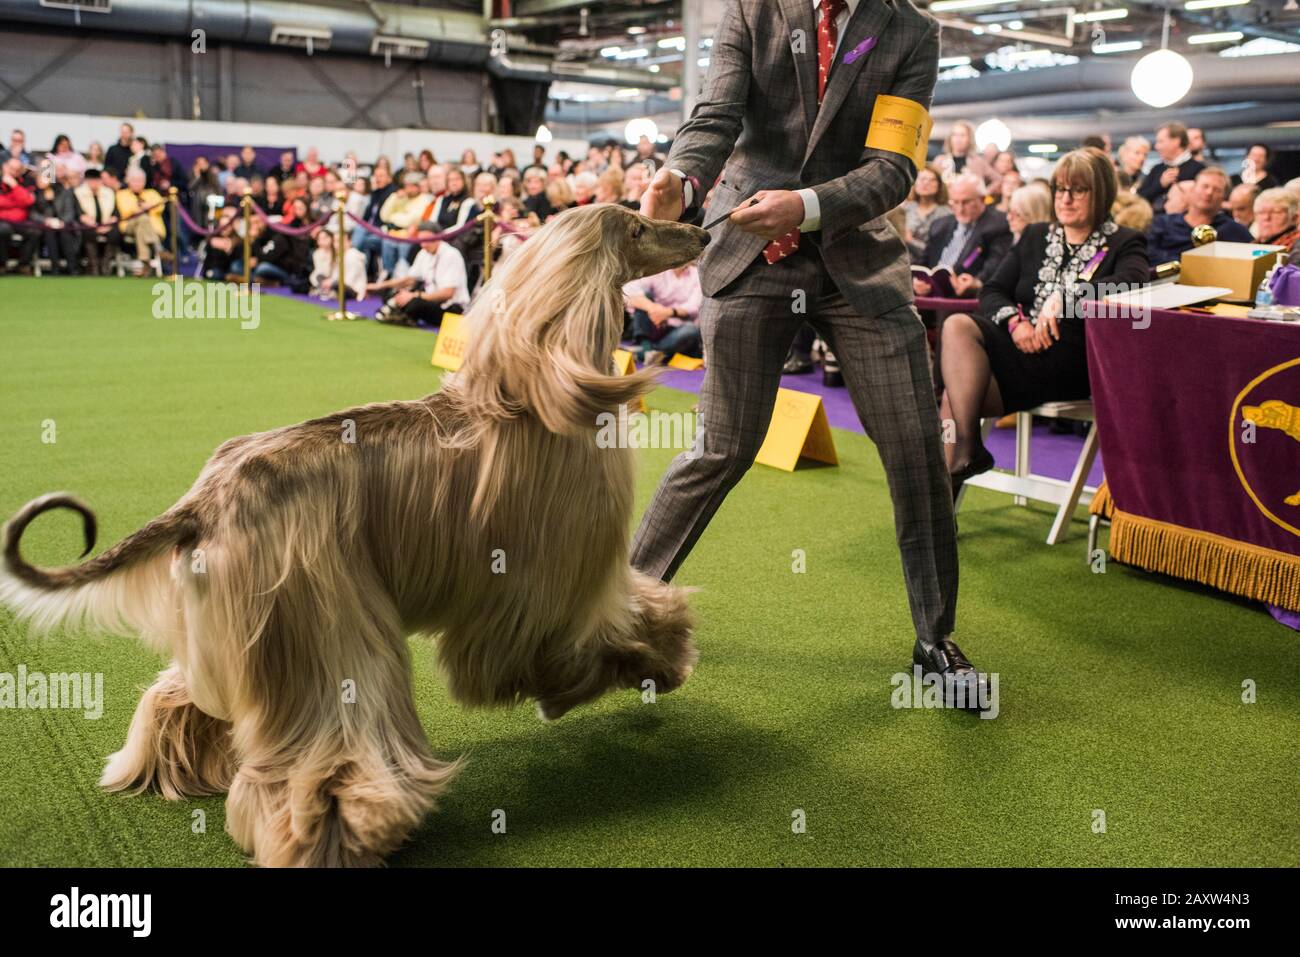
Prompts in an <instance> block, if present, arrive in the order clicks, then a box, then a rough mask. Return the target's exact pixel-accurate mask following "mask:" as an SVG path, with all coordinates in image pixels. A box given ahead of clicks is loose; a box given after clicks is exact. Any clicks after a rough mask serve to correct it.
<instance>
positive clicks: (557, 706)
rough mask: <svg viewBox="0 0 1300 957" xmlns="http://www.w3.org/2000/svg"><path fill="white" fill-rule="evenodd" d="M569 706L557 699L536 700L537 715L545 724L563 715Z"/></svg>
mask: <svg viewBox="0 0 1300 957" xmlns="http://www.w3.org/2000/svg"><path fill="white" fill-rule="evenodd" d="M570 707H571V706H570V705H567V704H563V703H561V702H559V701H553V700H552V701H541V700H539V701H538V702H537V717H539V718H541V719H542V720H543V721H545V722H546V723H547V724H549V723H550V722H552V721H555V720H558V719H559V718H562V717H564V715H565V713H567V712H568V710H569V708H570Z"/></svg>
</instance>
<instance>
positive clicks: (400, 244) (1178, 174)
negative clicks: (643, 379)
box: [0, 122, 1300, 373]
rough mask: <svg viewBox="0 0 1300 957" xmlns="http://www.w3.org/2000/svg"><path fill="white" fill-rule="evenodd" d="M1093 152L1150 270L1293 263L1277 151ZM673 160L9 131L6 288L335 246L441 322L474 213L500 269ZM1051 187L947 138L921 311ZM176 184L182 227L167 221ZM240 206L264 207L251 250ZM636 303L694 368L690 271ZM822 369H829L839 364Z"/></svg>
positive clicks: (369, 282) (906, 223)
mask: <svg viewBox="0 0 1300 957" xmlns="http://www.w3.org/2000/svg"><path fill="white" fill-rule="evenodd" d="M1083 146H1084V147H1086V148H1090V149H1094V150H1098V151H1100V152H1101V154H1102V155H1104V156H1105V157H1106V158H1107V160H1108V162H1109V164H1110V168H1111V170H1112V172H1113V174H1114V177H1115V185H1116V192H1115V197H1114V200H1113V204H1112V206H1111V208H1110V209H1109V211H1108V220H1109V221H1113V223H1114V224H1115V225H1116V226H1118V227H1122V228H1124V229H1126V230H1133V231H1135V232H1136V233H1138V234H1141V235H1142V236H1143V237H1144V241H1145V255H1146V257H1147V261H1148V262H1149V264H1150V265H1152V266H1155V265H1160V264H1162V263H1165V262H1170V261H1175V260H1177V259H1178V257H1179V256H1180V255H1181V253H1182V252H1184V251H1186V250H1187V249H1189V248H1191V247H1192V245H1193V240H1192V235H1193V232H1194V231H1195V230H1196V229H1197V227H1199V226H1205V225H1208V226H1211V227H1213V228H1214V230H1215V231H1216V233H1217V235H1218V238H1219V239H1220V240H1224V241H1230V242H1261V243H1269V244H1275V245H1281V246H1285V247H1287V248H1288V249H1290V250H1292V255H1294V254H1295V251H1296V248H1297V246H1300V225H1298V222H1297V212H1298V210H1300V180H1292V181H1290V182H1289V183H1287V184H1285V185H1283V184H1282V183H1281V182H1280V181H1279V179H1278V178H1277V177H1276V176H1275V174H1274V173H1273V172H1272V169H1271V166H1272V163H1273V159H1274V158H1273V155H1272V152H1271V150H1270V148H1269V147H1268V146H1265V145H1262V144H1259V145H1255V146H1252V147H1251V148H1250V149H1249V151H1248V152H1247V155H1246V157H1245V159H1244V161H1243V162H1242V163H1241V168H1240V170H1239V171H1238V172H1237V173H1236V174H1235V175H1229V173H1228V172H1227V171H1225V170H1224V169H1223V168H1222V167H1220V166H1219V165H1217V164H1215V163H1214V161H1213V159H1212V157H1211V155H1210V151H1209V148H1208V147H1207V145H1206V142H1205V137H1204V134H1203V133H1202V131H1200V130H1196V129H1188V128H1187V127H1185V126H1184V125H1182V124H1181V123H1178V122H1169V123H1165V124H1164V125H1162V126H1161V127H1160V128H1159V129H1158V130H1156V131H1155V135H1154V146H1153V145H1152V143H1150V142H1148V140H1146V139H1145V138H1144V137H1130V138H1129V139H1127V140H1125V141H1124V142H1123V143H1121V144H1120V145H1119V148H1118V149H1117V150H1112V146H1111V143H1110V142H1109V139H1108V138H1107V137H1104V136H1097V137H1090V138H1089V139H1088V140H1087V141H1085V143H1084V144H1083ZM1153 149H1154V152H1155V157H1154V160H1155V162H1154V163H1152V162H1150V160H1151V159H1152V157H1151V156H1150V154H1151V153H1152V151H1153ZM663 161H664V158H663V156H662V155H661V154H659V153H658V152H656V148H655V145H654V144H653V143H652V142H651V141H650V140H648V139H646V138H644V137H643V138H642V139H641V141H640V142H639V143H638V144H637V146H636V148H635V150H632V151H625V150H624V148H623V147H621V146H619V145H618V144H616V143H614V142H612V141H611V142H608V143H605V144H604V145H600V146H592V147H590V148H589V149H588V151H587V153H586V155H585V156H582V157H571V156H569V155H567V154H566V153H565V152H562V151H561V152H557V153H556V154H555V155H554V156H553V157H549V158H548V157H547V155H546V150H545V147H543V146H542V145H540V144H538V145H536V146H534V148H533V152H532V156H531V157H528V158H527V159H526V160H521V159H520V158H518V157H516V155H515V153H514V151H513V150H511V149H508V148H507V149H502V150H500V151H498V152H495V153H493V154H492V155H491V157H490V158H489V159H488V160H487V162H483V161H481V160H480V159H479V157H478V156H477V155H476V153H475V151H473V150H465V151H464V152H463V153H462V154H461V155H460V156H459V157H458V158H457V159H456V160H455V161H446V160H444V161H441V162H440V161H439V160H438V159H437V158H436V157H435V156H434V154H433V153H432V152H431V151H429V150H424V151H422V152H420V153H418V154H414V153H409V154H407V155H406V156H404V157H402V160H401V163H400V165H395V164H394V162H393V161H392V160H390V159H389V158H388V157H386V156H380V157H378V158H376V159H375V160H374V161H373V162H369V163H362V162H361V161H360V160H359V159H358V157H356V156H355V155H354V154H352V153H349V154H347V155H346V156H344V157H343V158H342V159H341V160H340V161H338V162H326V161H325V160H323V159H322V158H321V156H320V153H319V151H318V150H317V149H316V148H314V147H309V148H307V149H305V150H304V151H303V152H302V153H301V155H300V154H299V153H298V151H297V150H285V151H283V152H281V153H280V154H279V156H278V157H277V158H276V159H275V162H273V163H272V162H267V163H261V162H259V158H258V151H257V150H255V149H254V148H253V147H251V146H245V147H243V148H242V149H241V150H239V151H238V152H229V153H226V154H224V155H220V154H219V155H212V156H204V155H201V156H198V157H196V158H195V159H194V160H193V162H192V163H190V164H189V168H188V169H183V168H181V167H180V165H179V164H178V163H177V162H176V161H175V160H174V159H173V158H172V157H171V156H170V155H169V154H168V151H167V147H166V146H165V145H163V144H161V143H149V142H148V141H147V140H146V139H145V138H144V137H142V136H139V135H137V133H136V131H135V129H134V128H133V126H132V124H130V123H123V124H121V127H120V129H119V135H118V139H117V141H116V142H114V143H113V144H111V145H110V146H109V147H108V149H107V150H105V149H103V148H102V146H101V145H100V144H98V143H91V144H89V146H88V147H87V149H86V151H85V152H84V153H82V152H79V151H77V150H76V149H74V147H73V144H72V142H71V141H70V139H69V138H68V137H67V136H58V137H56V138H55V140H54V142H53V144H51V147H50V149H49V150H48V151H46V152H44V153H43V154H42V153H34V152H33V151H32V150H31V149H30V146H29V144H28V143H27V141H26V138H25V136H24V134H23V131H22V130H14V131H13V132H12V133H11V135H10V138H9V141H8V143H7V145H6V147H5V148H4V149H0V180H2V182H0V272H4V271H8V270H9V269H11V268H12V269H15V270H16V271H17V272H19V273H23V274H31V273H32V271H33V268H34V267H35V266H36V265H37V264H38V263H39V264H40V265H41V267H42V270H43V271H48V272H50V273H53V274H66V275H79V274H88V275H107V274H109V272H110V271H113V270H116V271H118V272H119V273H121V272H123V271H125V270H126V269H128V268H129V269H131V270H132V271H133V272H136V273H143V272H153V273H155V274H161V273H162V272H163V271H164V270H165V269H167V268H170V269H171V270H179V268H180V264H177V263H173V262H171V258H172V254H171V246H172V243H173V241H174V242H175V244H176V248H177V249H178V250H179V252H180V255H181V257H182V259H185V260H186V261H191V260H196V261H197V262H198V263H199V266H198V273H199V274H200V275H202V276H203V277H204V278H207V279H217V280H226V279H242V278H243V277H244V275H245V273H247V274H248V275H249V276H250V277H252V278H253V279H254V280H256V281H258V282H260V283H263V284H269V285H277V284H278V285H283V286H286V287H288V288H290V289H292V290H294V291H296V292H300V293H307V292H309V291H310V292H312V293H315V294H318V295H320V296H321V297H322V298H330V297H333V296H337V294H338V288H337V283H338V277H339V272H340V270H339V268H338V257H339V255H340V248H341V247H342V248H343V252H342V255H343V264H342V265H343V269H342V273H343V281H344V283H345V285H346V287H347V293H348V295H349V296H352V297H354V298H360V297H362V296H366V295H378V296H381V297H383V298H384V299H385V301H386V304H385V306H384V308H383V310H381V314H380V317H381V318H384V319H388V320H389V321H394V322H435V323H436V322H437V321H438V319H439V317H440V316H441V313H442V311H444V310H451V309H461V308H464V307H465V306H466V305H467V304H468V299H469V297H470V295H471V293H472V292H473V290H474V289H475V287H476V286H477V284H478V282H479V280H480V278H481V277H480V272H481V270H482V248H483V233H482V231H483V225H482V222H481V221H480V219H479V214H480V213H482V212H483V211H484V209H485V208H486V206H487V205H488V200H489V198H491V200H492V201H493V204H494V206H495V214H496V217H497V223H496V225H495V226H494V228H493V237H492V239H493V256H494V257H496V258H498V259H499V258H501V257H507V256H509V255H510V253H511V252H512V251H513V250H514V249H515V248H517V246H518V244H519V243H520V242H523V241H525V240H526V239H527V236H528V235H529V233H530V232H531V231H532V230H533V229H535V228H537V227H538V226H539V225H540V224H542V223H544V222H545V221H546V220H548V219H549V218H551V217H552V216H555V215H556V214H558V213H560V212H562V211H564V210H566V209H569V208H571V207H574V206H582V205H586V204H588V203H621V204H623V205H625V206H627V207H629V208H633V209H635V208H637V207H638V206H639V204H640V198H641V193H642V192H643V191H644V190H645V189H646V187H647V186H648V184H649V181H650V178H651V177H652V176H653V174H654V172H655V170H656V169H657V168H658V167H659V166H660V165H662V163H663ZM1059 186H1060V184H1056V183H1055V182H1054V181H1053V180H1050V179H1034V180H1032V181H1026V177H1025V175H1024V174H1023V173H1022V172H1021V169H1020V160H1019V159H1018V158H1017V157H1016V155H1015V154H1014V153H1012V152H1010V151H1006V150H999V149H997V148H996V147H993V146H990V147H988V148H986V149H983V150H980V149H977V148H976V143H975V130H974V127H973V125H972V124H970V123H967V122H958V123H956V124H954V126H953V128H952V130H951V132H950V134H949V136H948V138H947V140H946V141H945V143H944V146H943V149H942V151H941V152H940V153H939V155H938V156H937V157H936V158H935V159H934V160H933V161H931V162H930V163H929V164H928V165H926V166H925V167H924V168H923V169H921V170H920V171H919V173H918V175H917V178H916V182H915V185H914V187H913V189H912V192H911V195H910V197H909V198H908V200H907V202H906V203H904V204H903V206H901V207H900V208H899V209H898V210H895V212H894V215H893V216H892V217H891V221H892V222H893V223H894V225H895V228H896V229H897V231H898V232H899V235H900V236H901V238H902V239H903V241H904V244H905V245H906V248H907V250H908V253H909V255H910V257H911V259H912V262H913V264H914V265H915V266H917V267H922V269H923V270H924V271H921V272H918V273H917V274H916V278H915V279H914V287H915V292H916V293H917V295H918V296H930V295H934V294H936V293H937V292H940V291H942V292H943V293H944V294H945V295H951V296H955V297H958V298H965V299H976V298H978V297H980V296H981V295H982V294H983V292H984V290H985V289H986V288H987V286H988V284H989V283H990V282H991V281H992V280H993V279H994V277H996V276H997V275H998V274H999V270H1001V269H1002V268H1003V266H1004V264H1005V263H1006V262H1007V261H1008V259H1009V258H1011V257H1013V256H1016V255H1017V252H1016V250H1017V247H1018V246H1019V244H1020V243H1021V242H1022V240H1023V238H1024V237H1025V236H1026V235H1027V233H1029V232H1030V230H1031V227H1034V226H1035V225H1037V224H1047V223H1052V222H1054V221H1058V220H1059V212H1060V210H1059V209H1058V208H1057V207H1056V200H1057V199H1059V197H1058V196H1057V193H1058V192H1059V189H1058V187H1059ZM173 187H174V188H175V189H176V191H177V199H178V207H179V208H178V210H177V212H178V213H179V215H178V216H177V217H176V219H175V223H176V225H175V227H173V218H172V217H171V216H170V215H169V214H168V210H167V198H168V196H169V194H170V191H171V189H172V188H173ZM1065 188H1066V189H1067V190H1068V189H1069V188H1070V187H1068V185H1067V186H1066V187H1065ZM1088 188H1089V187H1088V186H1086V185H1081V186H1080V189H1085V190H1086V189H1088ZM245 196H248V197H249V198H250V199H251V200H252V202H253V203H254V204H255V206H254V207H253V208H254V209H255V210H256V211H257V215H254V216H251V217H250V218H249V226H248V228H247V233H248V235H247V237H246V236H245V226H244V217H243V215H242V211H241V201H242V200H243V198H244V197H245ZM340 197H343V198H342V199H340ZM340 202H341V203H342V205H343V208H344V210H345V211H346V213H348V214H350V215H349V217H348V218H347V220H346V222H347V231H348V242H347V243H340V241H339V236H338V231H339V226H338V222H339V219H338V216H337V213H338V209H339V204H340ZM173 228H175V231H176V235H175V236H174V237H173V235H172V231H173ZM245 239H247V248H248V250H249V254H248V262H247V263H245V262H244V250H245ZM936 271H946V272H947V273H948V274H950V280H949V281H950V284H951V285H950V287H948V286H945V287H944V288H943V289H942V290H939V289H937V288H936V285H935V282H936V280H935V278H934V273H935V272H936ZM625 299H626V304H627V309H628V325H627V330H626V331H627V333H628V335H629V337H631V338H633V339H634V340H635V342H636V344H637V351H638V354H639V355H641V356H642V357H644V356H646V355H647V354H650V353H662V354H664V355H666V356H671V355H673V354H675V353H678V352H681V353H684V354H686V355H692V356H699V355H700V354H701V347H702V344H701V341H700V335H699V331H698V327H697V324H696V320H697V318H698V313H699V306H700V302H701V301H702V296H701V293H700V288H699V276H698V272H697V270H696V267H695V266H694V265H693V264H692V265H690V266H686V267H683V268H682V269H680V270H673V271H671V272H670V273H665V274H662V275H660V276H653V277H648V278H647V279H645V280H640V281H638V282H636V283H631V284H629V285H628V287H627V288H626V289H625ZM814 348H815V346H814V342H813V336H812V334H811V329H808V330H805V331H804V332H803V333H801V335H800V336H799V337H798V338H797V339H796V342H795V345H794V347H793V348H792V350H791V353H790V357H789V360H788V361H787V364H786V371H787V372H788V373H798V372H805V371H808V370H809V369H811V354H812V352H813V351H814ZM821 351H822V352H823V353H824V352H825V351H826V350H825V349H824V348H823V349H822V350H821ZM830 362H833V356H830V357H828V368H829V363H830Z"/></svg>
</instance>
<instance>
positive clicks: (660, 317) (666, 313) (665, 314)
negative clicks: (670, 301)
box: [645, 302, 673, 326]
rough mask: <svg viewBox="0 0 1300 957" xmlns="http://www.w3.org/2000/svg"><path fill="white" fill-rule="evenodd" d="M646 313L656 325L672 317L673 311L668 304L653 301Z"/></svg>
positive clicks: (660, 324)
mask: <svg viewBox="0 0 1300 957" xmlns="http://www.w3.org/2000/svg"><path fill="white" fill-rule="evenodd" d="M645 314H646V315H647V316H649V317H650V321H651V322H653V323H654V324H655V325H656V326H662V325H663V324H664V323H665V322H667V321H668V320H669V319H670V318H672V314H673V311H672V310H671V309H669V308H668V307H667V306H661V305H659V304H658V303H654V302H652V303H650V307H649V308H648V309H646V311H645Z"/></svg>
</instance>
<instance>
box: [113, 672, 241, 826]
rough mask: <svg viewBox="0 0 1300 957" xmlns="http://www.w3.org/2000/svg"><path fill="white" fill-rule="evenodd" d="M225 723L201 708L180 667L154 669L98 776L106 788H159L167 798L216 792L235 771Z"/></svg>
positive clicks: (226, 783)
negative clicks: (119, 742)
mask: <svg viewBox="0 0 1300 957" xmlns="http://www.w3.org/2000/svg"><path fill="white" fill-rule="evenodd" d="M230 731H231V728H230V725H229V724H228V723H226V722H225V721H222V720H220V719H218V718H214V717H212V716H210V715H207V714H204V713H203V712H202V711H200V710H199V708H198V707H197V706H196V705H195V704H194V702H193V701H192V700H191V698H190V692H189V689H188V688H187V687H186V684H185V679H184V677H183V676H182V674H181V671H180V668H178V667H177V666H175V665H172V666H171V667H169V668H167V669H166V670H164V671H162V672H161V673H159V675H158V680H157V681H155V682H154V684H153V686H152V687H150V688H149V689H148V690H147V691H145V693H144V697H142V698H141V699H140V703H139V704H138V705H137V706H136V709H135V717H133V718H132V719H131V728H130V730H129V731H128V732H127V736H126V744H125V745H123V747H122V750H120V751H118V752H117V753H116V754H113V755H111V756H110V757H109V759H108V765H107V767H105V769H104V774H103V776H102V777H101V778H100V780H99V783H100V785H101V786H103V787H105V788H107V789H108V790H110V791H131V792H135V793H139V792H141V791H145V790H148V789H151V788H152V789H154V790H157V791H159V792H160V793H161V794H162V796H163V797H165V798H167V800H169V801H175V800H177V799H179V798H182V797H192V796H196V795H201V794H220V793H222V792H224V791H225V790H226V789H227V788H228V787H229V786H230V781H231V778H233V777H234V771H235V762H234V757H233V751H232V749H231V737H230Z"/></svg>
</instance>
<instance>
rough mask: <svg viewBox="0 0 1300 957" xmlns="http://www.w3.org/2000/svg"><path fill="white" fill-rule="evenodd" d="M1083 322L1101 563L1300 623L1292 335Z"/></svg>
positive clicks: (1298, 453)
mask: <svg viewBox="0 0 1300 957" xmlns="http://www.w3.org/2000/svg"><path fill="white" fill-rule="evenodd" d="M1085 310H1086V313H1087V315H1088V321H1087V323H1086V329H1087V340H1088V371H1089V375H1090V379H1091V383H1092V396H1093V405H1094V407H1095V408H1096V414H1097V426H1098V429H1099V436H1100V440H1101V454H1102V460H1103V461H1104V462H1105V463H1106V487H1107V492H1108V494H1099V495H1098V496H1097V498H1096V499H1095V500H1094V503H1093V511H1094V512H1101V513H1104V514H1108V515H1109V516H1110V518H1111V522H1112V525H1111V535H1110V551H1111V555H1112V557H1114V558H1115V559H1116V560H1117V561H1121V562H1125V563H1128V564H1133V565H1137V566H1139V567H1141V568H1145V569H1147V570H1148V571H1155V572H1161V573H1164V574H1168V575H1175V576H1177V577H1180V578H1185V579H1189V580H1192V581H1197V582H1201V583H1203V584H1206V585H1211V586H1213V587H1216V588H1220V589H1222V590H1224V591H1227V592H1231V593H1233V594H1236V595H1241V596H1243V597H1247V598H1255V599H1258V600H1260V601H1265V602H1268V603H1270V604H1274V605H1280V606H1282V607H1283V608H1287V609H1290V610H1292V611H1300V325H1293V324H1289V323H1278V322H1263V321H1260V320H1255V319H1234V318H1228V317H1224V316H1212V315H1201V314H1192V313H1182V312H1168V311H1162V310H1154V311H1151V312H1149V313H1148V314H1147V315H1146V316H1143V317H1138V318H1136V319H1135V318H1133V317H1131V316H1123V315H1121V313H1120V309H1119V308H1118V307H1115V306H1109V305H1099V304H1097V303H1088V304H1087V305H1086V306H1085ZM1148 320H1149V324H1148Z"/></svg>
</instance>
